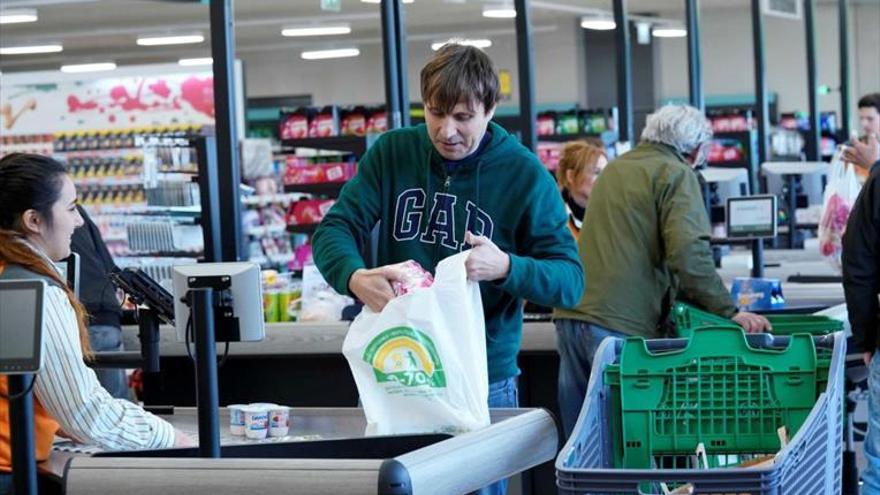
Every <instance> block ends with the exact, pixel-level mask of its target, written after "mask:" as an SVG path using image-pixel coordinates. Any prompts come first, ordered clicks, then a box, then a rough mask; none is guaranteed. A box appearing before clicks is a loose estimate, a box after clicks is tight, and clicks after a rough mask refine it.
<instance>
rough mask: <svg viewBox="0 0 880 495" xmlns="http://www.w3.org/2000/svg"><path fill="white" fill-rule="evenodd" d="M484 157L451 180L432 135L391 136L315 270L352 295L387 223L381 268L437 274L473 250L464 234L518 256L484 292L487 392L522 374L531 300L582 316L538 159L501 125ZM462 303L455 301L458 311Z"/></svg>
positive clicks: (573, 249) (372, 159) (325, 236)
mask: <svg viewBox="0 0 880 495" xmlns="http://www.w3.org/2000/svg"><path fill="white" fill-rule="evenodd" d="M488 132H489V133H490V135H491V138H490V141H489V142H488V144H486V145H485V147H484V149H483V151H482V152H480V153H478V154H477V155H476V156H474V157H472V158H471V159H466V160H465V161H464V162H463V163H462V164H461V165H460V166H458V167H457V168H456V169H455V171H454V172H452V174H451V175H449V174H448V172H447V167H446V165H445V162H444V160H443V158H442V157H441V156H440V155H439V154H438V153H437V151H436V150H435V148H434V145H433V144H432V143H431V140H430V138H429V137H428V133H427V128H426V127H425V125H419V126H416V127H410V128H406V129H399V130H395V131H390V132H386V133H385V134H383V135H382V136H381V137H380V138H379V139H378V140H377V142H376V143H375V144H374V145H373V146H372V147H370V149H369V150H368V151H367V153H366V154H365V155H364V157H363V158H362V159H361V161H360V163H359V164H358V173H357V176H355V177H354V178H353V179H352V180H351V181H349V182H348V183H347V184H346V185H345V187H343V189H342V192H341V193H340V196H339V199H338V201H337V202H336V204H335V205H334V206H333V208H331V209H330V211H329V212H328V213H327V216H325V217H324V220H323V221H322V222H321V224H320V225H319V227H318V230H317V231H316V232H315V235H314V237H313V239H312V248H313V252H314V259H315V263H316V264H317V266H318V269H319V270H320V271H321V274H322V275H323V276H324V278H325V279H326V280H327V282H329V283H330V285H332V286H333V288H334V289H336V291H337V292H339V293H342V294H348V293H349V290H348V281H349V278H351V275H352V273H354V271H355V270H357V269H359V268H364V267H365V263H364V260H363V257H362V256H361V252H362V251H363V247H364V246H365V245H366V243H367V242H369V239H370V233H371V231H372V229H373V227H374V226H375V225H376V223H377V222H379V248H378V263H379V265H380V266H382V265H387V264H391V263H398V262H401V261H406V260H408V259H413V260H415V261H417V262H418V263H419V264H421V265H422V266H423V267H424V268H425V269H427V270H430V271H432V272H433V271H434V268H435V267H436V265H437V262H439V261H440V260H441V259H443V258H446V257H447V256H451V255H453V254H456V253H458V252H460V251H462V250H465V249H468V248H469V246H467V245H466V244H465V242H464V234H465V230H470V231H471V232H473V233H474V234H477V235H485V236H487V237H489V238H490V239H491V240H492V242H494V243H495V244H496V245H497V246H498V247H499V248H500V249H501V250H503V251H504V252H506V253H508V254H509V255H510V273H509V274H508V276H507V278H505V279H502V280H496V281H493V282H481V283H480V293H481V295H482V298H483V310H484V313H485V318H486V344H487V353H488V362H489V370H488V371H489V382H490V383H492V382H496V381H499V380H503V379H506V378H510V377H513V376H516V375H517V374H519V369H518V368H517V365H516V355H517V353H518V352H519V346H520V341H521V338H522V307H523V301H522V300H523V298H526V299H528V300H530V301H533V302H535V303H538V304H543V305H545V306H556V307H571V306H574V305H575V304H576V303H577V302H578V299H579V298H580V296H581V292H582V291H583V271H582V268H581V264H580V262H579V260H578V255H577V246H576V245H575V242H574V240H573V239H572V236H571V234H570V233H569V231H568V228H567V227H566V221H567V220H568V218H567V216H566V213H565V208H564V206H563V204H562V200H561V198H560V195H559V191H558V190H557V189H556V184H555V182H554V181H553V178H552V177H551V175H550V174H549V173H547V170H546V169H544V167H543V166H542V165H541V163H540V162H539V161H538V159H537V157H536V156H535V155H534V154H532V153H531V152H530V151H529V150H528V149H526V148H525V147H524V146H522V145H521V144H520V143H519V142H518V141H517V140H516V138H514V137H513V136H511V135H510V134H508V133H507V131H505V130H504V129H503V128H501V127H500V126H498V125H497V124H495V123H490V124H489V129H488ZM455 304H456V301H449V309H450V310H451V311H454V310H455Z"/></svg>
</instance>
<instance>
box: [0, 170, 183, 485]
mask: <svg viewBox="0 0 880 495" xmlns="http://www.w3.org/2000/svg"><path fill="white" fill-rule="evenodd" d="M82 223H83V220H82V218H81V217H80V215H79V212H78V211H77V208H76V189H75V187H74V184H73V181H72V180H71V178H70V176H69V175H68V174H67V171H66V170H65V168H64V166H63V165H62V164H60V163H59V162H57V161H55V160H53V159H51V158H48V157H44V156H40V155H32V154H22V153H13V154H11V155H8V156H6V157H4V158H3V159H0V280H4V279H7V280H13V279H43V280H45V281H46V282H47V283H48V285H49V289H48V290H47V292H46V295H45V297H46V302H45V324H44V334H43V356H44V361H43V367H42V369H41V370H40V372H39V373H38V374H37V376H36V379H35V381H34V387H33V393H34V440H35V443H36V445H35V450H36V459H37V461H38V462H39V461H44V460H46V459H48V457H49V453H50V450H51V447H52V442H53V440H54V438H55V435H56V434H58V435H61V436H65V437H68V438H70V439H72V440H75V441H76V442H80V443H84V444H93V445H96V446H98V447H100V448H102V449H105V450H131V449H159V448H169V447H187V446H192V445H194V442H193V441H192V440H191V439H190V438H189V437H188V436H187V435H186V434H184V433H182V432H180V431H178V430H176V429H175V428H174V427H173V426H171V424H170V423H168V422H167V421H165V420H163V419H161V418H159V417H157V416H154V415H153V414H150V413H148V412H146V411H145V410H144V409H143V408H141V407H140V406H138V405H136V404H133V403H131V402H129V401H127V400H124V399H114V398H113V397H111V396H110V394H109V393H108V392H107V390H105V389H104V388H103V387H102V386H101V384H100V383H99V382H98V379H97V377H96V375H95V372H94V371H93V370H92V369H91V368H89V367H88V366H86V364H85V362H84V358H85V359H86V360H87V359H89V358H90V357H91V356H92V352H91V349H90V347H89V334H88V327H87V315H86V313H85V310H84V309H83V306H82V304H80V302H79V301H78V300H77V299H76V297H75V296H74V295H73V292H71V290H70V289H69V288H68V287H67V285H66V284H65V282H64V280H62V279H61V277H60V274H59V273H58V271H57V270H56V268H55V266H54V264H53V261H58V260H62V259H64V258H66V257H67V256H69V255H70V239H71V236H72V235H73V231H74V229H76V228H77V227H79V226H80V225H82ZM8 394H9V391H8V387H7V381H6V377H2V376H0V495H7V494H11V493H12V473H11V471H12V457H11V452H10V450H11V449H10V431H9V424H10V423H9V400H8Z"/></svg>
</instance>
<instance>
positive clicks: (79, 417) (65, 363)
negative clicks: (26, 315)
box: [34, 286, 174, 450]
mask: <svg viewBox="0 0 880 495" xmlns="http://www.w3.org/2000/svg"><path fill="white" fill-rule="evenodd" d="M45 307H46V312H45V320H44V321H45V324H44V331H43V368H42V369H41V370H40V373H39V374H37V378H36V381H35V382H34V394H35V396H36V398H37V400H39V401H40V403H41V404H42V405H43V407H44V408H45V409H46V411H47V412H48V413H49V414H51V415H52V417H53V418H55V420H56V421H57V422H58V424H59V425H60V426H61V429H62V430H63V431H64V433H65V434H66V435H67V436H69V437H70V438H71V439H73V440H76V441H78V442H82V443H88V444H94V445H97V446H98V447H101V448H102V449H105V450H131V449H157V448H167V447H171V446H173V444H174V428H173V427H172V426H171V424H170V423H168V422H167V421H165V420H163V419H161V418H159V417H157V416H155V415H153V414H150V413H148V412H146V411H145V410H144V409H143V408H141V407H140V406H137V405H136V404H133V403H132V402H129V401H127V400H125V399H114V398H113V397H112V396H110V394H109V393H108V392H107V391H106V390H105V389H104V387H102V386H101V384H100V383H99V382H98V378H97V376H96V375H95V372H94V371H93V370H92V369H91V368H89V367H87V366H86V365H85V364H84V363H83V354H82V349H81V348H80V342H79V333H78V330H77V329H78V326H77V322H76V313H74V311H73V307H72V306H71V305H70V301H68V300H67V295H66V294H65V293H64V291H62V290H61V289H60V288H58V287H52V286H50V287H49V288H48V290H47V291H46V301H45Z"/></svg>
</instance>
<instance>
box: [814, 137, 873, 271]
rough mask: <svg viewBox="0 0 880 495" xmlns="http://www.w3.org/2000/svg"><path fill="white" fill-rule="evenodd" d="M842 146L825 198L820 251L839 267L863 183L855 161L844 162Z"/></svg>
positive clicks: (820, 231) (836, 154) (835, 158)
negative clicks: (852, 211)
mask: <svg viewBox="0 0 880 495" xmlns="http://www.w3.org/2000/svg"><path fill="white" fill-rule="evenodd" d="M841 154H842V153H841V150H840V149H838V150H837V153H835V154H834V158H833V159H832V160H831V168H830V169H829V171H828V185H827V186H826V187H825V193H824V195H823V198H822V216H821V217H820V220H819V232H818V234H819V252H820V253H821V254H822V256H823V257H824V258H826V259H827V260H828V261H829V262H831V264H832V265H834V267H835V268H837V270H838V271H840V268H841V263H840V256H841V252H842V251H843V234H844V232H845V231H846V221H847V219H848V218H849V212H850V210H852V207H853V204H855V201H856V198H858V196H859V191H860V190H861V188H862V186H860V185H859V181H858V178H857V177H856V172H855V169H854V167H855V166H854V165H848V164H846V163H844V161H843V159H842V158H841Z"/></svg>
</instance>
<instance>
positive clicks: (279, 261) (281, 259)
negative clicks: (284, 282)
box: [249, 254, 296, 266]
mask: <svg viewBox="0 0 880 495" xmlns="http://www.w3.org/2000/svg"><path fill="white" fill-rule="evenodd" d="M295 257H296V256H294V255H293V254H279V255H274V256H253V257H251V259H250V260H249V261H251V262H253V263H257V264H259V265H262V266H266V265H272V266H278V265H286V264H288V263H290V262H291V261H292V260H293V259H294V258H295Z"/></svg>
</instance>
